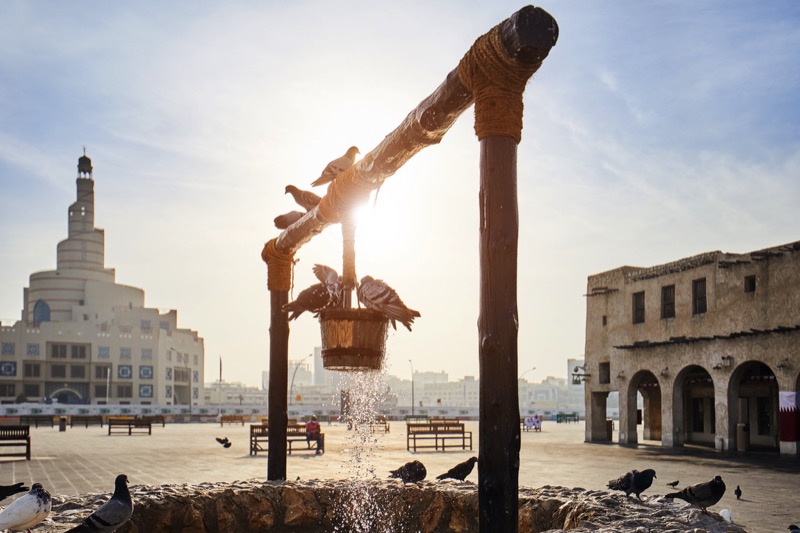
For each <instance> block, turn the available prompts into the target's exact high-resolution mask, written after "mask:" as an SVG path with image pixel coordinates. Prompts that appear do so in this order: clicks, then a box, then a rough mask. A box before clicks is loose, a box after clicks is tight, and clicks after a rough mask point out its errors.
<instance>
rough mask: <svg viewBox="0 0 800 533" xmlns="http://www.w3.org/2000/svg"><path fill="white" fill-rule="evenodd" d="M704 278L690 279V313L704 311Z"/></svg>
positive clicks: (698, 313)
mask: <svg viewBox="0 0 800 533" xmlns="http://www.w3.org/2000/svg"><path fill="white" fill-rule="evenodd" d="M706 309H707V305H706V278H700V279H696V280H693V281H692V314H693V315H702V314H703V313H705V312H706Z"/></svg>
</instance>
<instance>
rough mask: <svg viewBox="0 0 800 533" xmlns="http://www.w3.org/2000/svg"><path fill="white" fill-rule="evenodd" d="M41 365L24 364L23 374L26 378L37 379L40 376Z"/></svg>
mask: <svg viewBox="0 0 800 533" xmlns="http://www.w3.org/2000/svg"><path fill="white" fill-rule="evenodd" d="M41 371H42V368H41V365H39V363H25V367H24V368H23V372H24V373H25V377H26V378H38V377H39V376H40V375H41Z"/></svg>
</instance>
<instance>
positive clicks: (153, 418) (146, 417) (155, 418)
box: [136, 415, 167, 428]
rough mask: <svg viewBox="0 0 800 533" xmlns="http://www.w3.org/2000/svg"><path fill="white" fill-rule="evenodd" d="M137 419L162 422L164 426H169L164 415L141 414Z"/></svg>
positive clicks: (155, 422)
mask: <svg viewBox="0 0 800 533" xmlns="http://www.w3.org/2000/svg"><path fill="white" fill-rule="evenodd" d="M136 419H137V420H143V421H145V422H150V424H161V427H162V428H165V427H167V419H166V418H165V417H164V415H139V416H137V417H136Z"/></svg>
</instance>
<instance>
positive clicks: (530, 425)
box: [525, 416, 533, 431]
mask: <svg viewBox="0 0 800 533" xmlns="http://www.w3.org/2000/svg"><path fill="white" fill-rule="evenodd" d="M531 429H533V418H531V417H529V416H526V417H525V431H530V430H531Z"/></svg>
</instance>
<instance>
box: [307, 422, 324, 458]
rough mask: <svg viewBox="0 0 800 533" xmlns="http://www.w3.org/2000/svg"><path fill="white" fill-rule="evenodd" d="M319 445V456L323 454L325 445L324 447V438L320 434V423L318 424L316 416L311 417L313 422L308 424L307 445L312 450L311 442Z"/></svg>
mask: <svg viewBox="0 0 800 533" xmlns="http://www.w3.org/2000/svg"><path fill="white" fill-rule="evenodd" d="M312 440H313V441H314V442H316V443H317V455H319V454H321V453H322V449H323V445H322V436H321V434H320V427H319V422H317V417H316V416H313V415H312V416H311V420H309V421H308V422H306V443H307V444H308V447H309V448H311V441H312Z"/></svg>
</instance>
